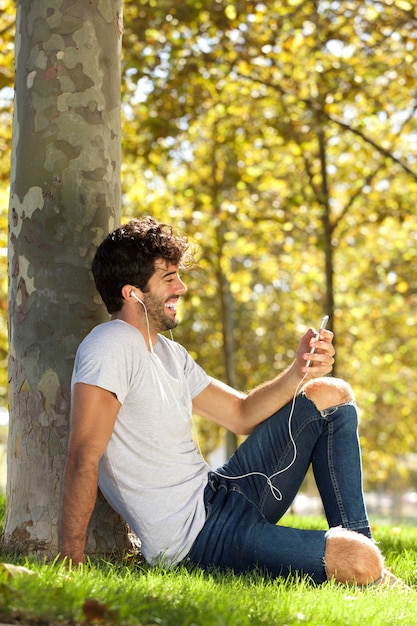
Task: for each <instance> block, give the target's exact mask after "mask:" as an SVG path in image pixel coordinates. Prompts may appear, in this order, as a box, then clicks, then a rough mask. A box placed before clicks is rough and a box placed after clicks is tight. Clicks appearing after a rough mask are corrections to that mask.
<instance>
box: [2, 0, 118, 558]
mask: <svg viewBox="0 0 417 626" xmlns="http://www.w3.org/2000/svg"><path fill="white" fill-rule="evenodd" d="M121 16H122V0H91V1H90V2H86V1H85V0H31V1H29V0H19V1H18V2H17V27H16V93H15V112H14V122H13V146H12V172H11V194H10V205H9V329H10V330H9V334H10V337H9V345H10V354H9V381H10V382H9V385H10V386H9V409H10V426H9V450H8V480H7V492H6V499H7V510H6V519H5V525H4V533H3V549H4V550H13V551H17V552H20V553H23V554H28V553H36V554H43V555H45V556H47V557H50V556H54V555H55V554H56V550H57V518H58V508H59V500H60V491H61V478H62V473H63V467H64V463H65V456H66V450H67V440H68V415H69V401H70V377H71V371H72V366H73V360H74V356H75V351H76V349H77V346H78V344H79V343H80V341H81V340H82V338H83V337H84V336H85V335H86V334H87V333H88V332H89V331H90V330H91V328H92V327H93V326H95V325H96V324H97V323H99V322H101V321H104V320H105V319H107V313H106V311H105V309H104V306H103V305H102V303H101V302H100V301H99V300H98V299H97V296H96V290H95V288H94V284H93V280H92V277H91V273H90V267H91V261H92V258H93V256H94V253H95V250H96V247H97V245H98V244H99V243H100V241H101V240H102V238H103V237H104V236H105V235H106V234H107V233H108V232H109V230H111V229H112V228H113V227H114V226H115V224H116V223H118V222H119V219H120V161H121V130H120V57H121V30H122V24H121V22H122V17H121ZM97 507H98V509H99V510H100V514H99V515H95V516H93V519H92V522H91V524H90V528H89V535H88V544H87V550H86V551H87V553H95V552H100V553H101V554H108V553H109V552H114V551H115V549H118V548H122V547H124V545H125V541H126V533H125V528H124V525H123V524H122V523H121V520H120V518H118V517H117V516H116V514H115V513H114V512H113V511H112V510H111V509H110V507H108V505H107V504H106V505H104V504H103V503H98V505H97ZM103 507H107V509H106V510H104V511H103Z"/></svg>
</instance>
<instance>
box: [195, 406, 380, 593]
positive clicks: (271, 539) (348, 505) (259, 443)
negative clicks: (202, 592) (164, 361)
mask: <svg viewBox="0 0 417 626" xmlns="http://www.w3.org/2000/svg"><path fill="white" fill-rule="evenodd" d="M290 414H291V404H288V405H286V406H285V407H283V408H282V409H281V410H280V411H278V412H277V413H275V414H274V415H272V416H271V417H270V418H269V419H268V420H266V421H265V422H263V423H261V424H260V425H259V426H258V427H257V428H256V429H255V430H254V431H253V432H252V433H251V435H249V437H248V438H247V439H246V440H245V442H244V443H243V444H242V445H241V446H240V447H239V448H238V450H236V452H235V453H234V454H233V456H232V457H231V458H230V459H229V461H228V462H227V463H226V464H225V465H223V467H221V468H219V469H218V470H216V472H211V473H210V475H209V480H208V484H207V486H206V490H205V504H206V514H207V517H206V522H205V525H204V526H203V528H202V530H201V531H200V533H199V535H198V536H197V539H196V541H195V542H194V544H193V547H192V548H191V551H190V553H189V555H188V558H187V562H188V563H190V564H195V565H198V566H200V567H202V568H209V567H216V568H220V569H224V570H225V569H231V570H234V571H235V572H245V571H250V570H257V571H260V572H263V573H265V574H266V575H269V576H273V577H277V576H284V577H286V576H288V575H290V574H294V573H299V574H301V575H309V576H310V577H311V579H312V580H313V581H315V582H316V583H322V582H324V581H325V580H326V571H325V563H324V553H325V547H326V531H325V530H323V531H321V530H299V529H294V528H289V527H285V526H280V525H278V522H279V520H280V519H281V517H282V516H283V515H284V513H285V512H286V511H287V509H288V507H289V506H290V505H291V503H292V501H293V499H294V497H295V496H296V494H297V492H298V490H299V488H300V486H301V483H302V482H303V479H304V477H305V475H306V472H307V469H308V468H309V466H310V464H311V465H312V468H313V472H314V476H315V480H316V483H317V487H318V490H319V492H320V495H321V499H322V502H323V508H324V511H325V514H326V517H327V522H328V524H329V527H334V526H342V527H344V528H348V529H351V530H355V531H357V532H360V533H363V534H364V535H366V536H368V537H371V530H370V526H369V521H368V517H367V513H366V507H365V502H364V497H363V488H362V462H361V453H360V447H359V438H358V415H357V410H356V405H355V403H354V402H352V403H348V404H342V405H339V406H336V407H333V408H330V409H326V410H325V411H322V412H320V411H319V410H318V409H317V408H316V406H315V405H314V403H313V402H312V401H311V400H309V399H308V398H307V397H306V396H305V395H304V394H301V395H300V396H298V397H297V400H296V402H295V405H294V411H293V413H292V417H291V423H290V428H289V416H290ZM247 474H248V475H247ZM242 476H244V477H243V478H237V477H242ZM226 477H227V478H226ZM267 477H269V480H268V479H267Z"/></svg>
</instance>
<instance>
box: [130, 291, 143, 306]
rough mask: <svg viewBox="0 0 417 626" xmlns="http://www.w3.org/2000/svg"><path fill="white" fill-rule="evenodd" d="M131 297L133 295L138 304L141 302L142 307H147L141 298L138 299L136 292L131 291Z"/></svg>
mask: <svg viewBox="0 0 417 626" xmlns="http://www.w3.org/2000/svg"><path fill="white" fill-rule="evenodd" d="M130 295H131V296H132V297H133V298H135V300H137V302H139V303H140V304H141V305H142V306H145V303H144V302H142V300H141V299H140V298H138V297H137V295H136V294H135V292H134V291H131V292H130Z"/></svg>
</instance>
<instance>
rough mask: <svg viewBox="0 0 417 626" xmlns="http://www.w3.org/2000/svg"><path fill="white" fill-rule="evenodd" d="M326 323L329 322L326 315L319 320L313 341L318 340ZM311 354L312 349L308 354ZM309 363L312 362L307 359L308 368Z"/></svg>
mask: <svg viewBox="0 0 417 626" xmlns="http://www.w3.org/2000/svg"><path fill="white" fill-rule="evenodd" d="M328 321H329V316H328V315H325V316H324V317H323V319H322V320H321V322H320V326H319V329H318V331H317V332H316V336H315V337H314V339H316V340H317V339H320V331H321V330H323V328H326V326H327V322H328ZM313 353H314V348H311V350H310V354H313ZM311 361H312V359H308V361H306V367H310V363H311Z"/></svg>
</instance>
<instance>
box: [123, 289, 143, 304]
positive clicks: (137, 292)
mask: <svg viewBox="0 0 417 626" xmlns="http://www.w3.org/2000/svg"><path fill="white" fill-rule="evenodd" d="M120 293H121V294H122V297H123V299H124V300H135V301H136V302H137V299H138V298H139V299H140V300H141V299H142V297H143V294H142V291H141V290H140V289H139V288H138V287H135V286H134V285H123V287H122V289H121V292H120ZM132 293H133V294H135V295H136V298H135V297H134V296H132Z"/></svg>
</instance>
